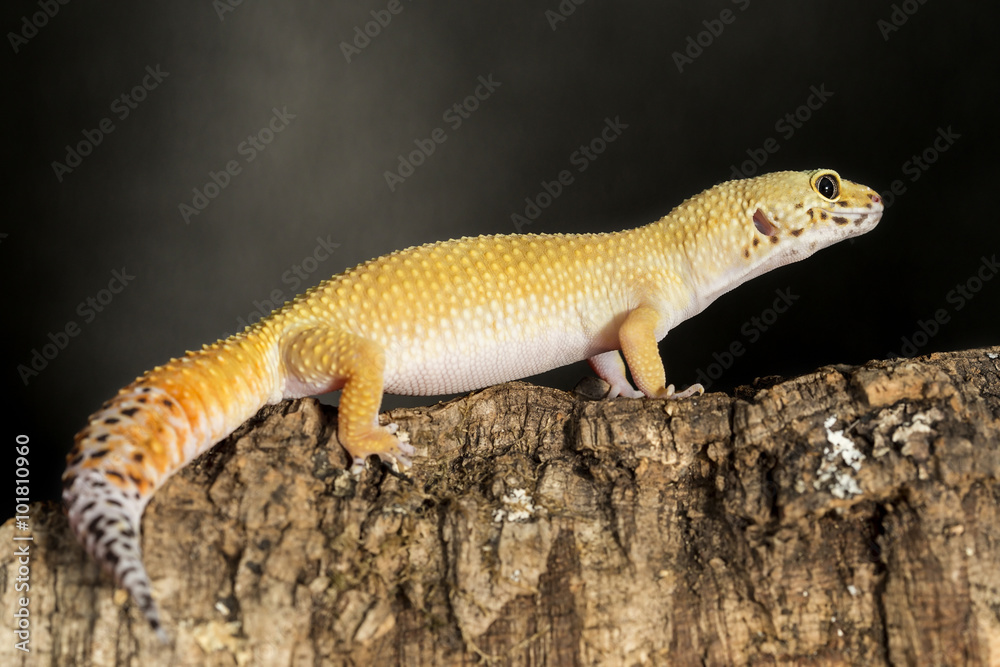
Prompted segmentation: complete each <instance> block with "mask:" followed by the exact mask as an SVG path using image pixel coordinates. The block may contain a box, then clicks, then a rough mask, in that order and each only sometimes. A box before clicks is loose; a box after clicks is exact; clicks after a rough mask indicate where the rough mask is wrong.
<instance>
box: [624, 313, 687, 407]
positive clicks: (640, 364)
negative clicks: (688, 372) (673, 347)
mask: <svg viewBox="0 0 1000 667" xmlns="http://www.w3.org/2000/svg"><path fill="white" fill-rule="evenodd" d="M661 318H662V315H660V313H659V312H658V311H657V310H656V309H655V308H653V307H651V306H639V307H638V308H636V309H635V310H633V311H632V312H631V313H629V314H628V317H626V318H625V322H623V323H622V326H621V328H620V329H619V330H618V341H619V343H620V344H621V346H622V353H623V354H624V355H625V361H627V362H628V367H629V370H631V371H632V379H633V380H635V384H636V386H637V387H639V390H640V391H641V392H642V393H643V394H645V395H646V396H649V397H650V398H687V397H689V396H693V395H695V394H704V393H705V388H704V387H702V386H701V385H700V384H693V385H691V386H690V387H688V388H687V389H685V390H684V391H681V392H675V391H674V385H669V386H664V385H665V384H666V373H665V372H664V370H663V359H661V358H660V351H659V349H658V348H657V346H656V329H657V326H658V325H659V324H660V322H661Z"/></svg>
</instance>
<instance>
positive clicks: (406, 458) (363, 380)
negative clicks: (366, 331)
mask: <svg viewBox="0 0 1000 667" xmlns="http://www.w3.org/2000/svg"><path fill="white" fill-rule="evenodd" d="M283 357H284V361H285V368H286V370H287V371H288V373H289V374H291V375H292V376H293V377H294V378H295V380H296V381H297V383H299V384H301V385H304V386H306V387H313V388H315V389H316V391H317V392H319V391H325V390H326V388H331V387H332V388H336V387H342V388H343V391H342V392H341V394H340V407H339V409H338V415H339V416H338V421H337V437H338V439H339V440H340V444H341V445H343V447H344V449H346V450H347V452H348V454H350V455H351V458H352V465H351V472H352V473H358V472H360V471H361V470H362V468H364V464H365V459H366V458H368V456H370V455H372V454H375V455H376V456H378V457H379V458H380V459H382V460H383V461H385V462H386V463H388V464H390V465H391V464H393V463H396V464H398V465H399V466H400V467H401V468H408V467H410V457H411V456H412V455H413V452H414V450H413V447H412V446H410V445H409V444H407V443H404V442H401V441H400V440H399V438H398V437H397V436H396V435H395V433H396V431H397V430H398V426H397V425H396V424H389V425H387V426H380V425H379V423H378V414H379V408H380V407H381V405H382V388H383V377H384V373H385V351H384V350H383V349H382V347H381V346H379V345H378V344H377V343H375V342H373V341H371V340H368V339H366V338H362V337H361V336H357V335H355V334H352V333H350V332H347V331H343V330H340V329H336V328H333V327H324V326H313V327H310V328H307V329H303V330H301V331H298V332H296V333H294V334H292V335H290V336H289V337H288V338H287V341H286V343H285V345H284V348H283Z"/></svg>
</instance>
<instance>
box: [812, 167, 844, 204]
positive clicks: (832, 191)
mask: <svg viewBox="0 0 1000 667" xmlns="http://www.w3.org/2000/svg"><path fill="white" fill-rule="evenodd" d="M813 189H814V190H816V192H818V193H819V194H820V195H821V196H822V197H823V198H824V199H829V200H830V201H834V200H836V199H837V198H838V197H839V196H840V179H839V178H838V176H837V174H836V172H833V171H824V172H821V173H820V174H818V175H817V176H816V177H815V178H814V179H813Z"/></svg>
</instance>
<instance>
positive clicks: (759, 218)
mask: <svg viewBox="0 0 1000 667" xmlns="http://www.w3.org/2000/svg"><path fill="white" fill-rule="evenodd" d="M753 226H754V227H756V228H757V231H758V232H760V233H761V234H763V235H764V236H774V235H775V234H777V233H778V230H777V228H776V227H775V226H774V225H772V224H771V221H770V220H768V219H767V216H766V215H764V211H762V210H760V209H757V211H756V212H755V213H754V214H753Z"/></svg>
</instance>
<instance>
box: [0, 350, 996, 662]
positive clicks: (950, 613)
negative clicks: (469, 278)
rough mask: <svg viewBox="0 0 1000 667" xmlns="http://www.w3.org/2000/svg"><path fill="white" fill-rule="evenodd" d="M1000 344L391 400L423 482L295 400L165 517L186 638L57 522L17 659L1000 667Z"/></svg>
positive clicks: (188, 481) (2, 653)
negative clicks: (753, 378)
mask: <svg viewBox="0 0 1000 667" xmlns="http://www.w3.org/2000/svg"><path fill="white" fill-rule="evenodd" d="M998 354H1000V347H997V348H989V349H983V350H970V351H966V352H957V353H950V354H935V355H931V356H929V357H921V358H917V359H896V360H891V361H876V362H870V363H868V364H866V365H864V366H860V367H849V366H835V367H824V368H821V369H819V370H817V371H815V372H814V373H811V374H808V375H804V376H801V377H798V378H794V379H790V380H784V381H781V380H777V379H773V378H772V379H768V380H767V381H765V382H760V383H759V386H756V387H743V388H740V389H739V390H738V391H737V392H736V394H737V395H736V397H729V396H726V395H723V394H709V395H707V396H703V397H700V398H696V399H691V400H685V401H679V402H670V401H655V400H630V399H616V400H610V401H593V400H588V399H586V398H583V397H582V396H578V395H574V394H567V393H564V392H561V391H557V390H553V389H546V388H540V387H534V386H530V385H526V384H523V383H511V384H507V385H503V386H499V387H494V388H491V389H488V390H485V391H482V392H479V393H476V394H473V395H471V396H468V397H465V398H462V399H458V400H455V401H452V402H449V403H446V404H441V405H436V406H433V407H428V408H420V409H408V410H397V411H394V412H393V413H392V415H391V417H392V419H393V420H394V421H396V422H397V423H399V425H400V428H401V430H404V431H407V432H408V433H409V434H410V437H411V439H412V441H413V443H414V444H415V445H416V447H417V452H418V454H417V456H416V457H415V465H414V467H413V469H412V470H411V471H410V473H409V475H408V477H407V478H406V479H400V478H397V477H394V476H392V475H390V474H387V473H386V471H385V470H384V469H382V468H381V467H379V466H375V467H373V468H370V469H369V470H367V471H366V472H365V473H363V474H362V475H361V477H360V479H355V478H352V477H351V476H350V475H349V474H347V473H346V472H345V470H344V469H345V468H346V466H347V458H346V455H345V454H344V452H343V451H342V450H341V449H340V447H339V446H338V445H337V444H336V439H335V438H333V436H334V433H335V424H336V421H335V419H336V413H335V411H334V410H332V409H330V408H327V407H324V406H322V405H320V404H319V403H317V402H316V401H313V400H309V399H306V400H302V401H294V402H288V403H283V404H281V405H277V406H272V407H270V408H267V409H265V410H262V411H261V413H260V414H258V415H257V417H255V418H254V419H253V420H251V421H250V422H248V423H247V424H246V425H244V426H243V427H241V428H240V429H239V431H237V433H235V434H234V435H233V436H232V437H230V438H229V439H227V440H226V441H225V442H224V443H222V444H221V445H220V446H218V447H216V448H215V449H213V450H212V451H211V452H209V453H207V454H206V455H205V456H203V457H202V458H201V459H199V460H198V461H197V462H196V463H195V464H193V465H192V466H190V467H189V468H188V469H186V470H185V471H183V473H181V474H179V475H178V476H176V477H175V478H174V479H172V480H171V481H170V482H169V483H168V484H167V485H166V486H165V487H164V488H163V489H162V490H161V491H160V492H159V493H158V494H157V495H156V497H155V498H154V500H153V501H152V503H151V504H150V506H149V508H148V509H147V511H146V515H145V518H144V522H143V534H144V543H143V544H144V551H145V554H146V555H145V560H146V564H147V568H148V569H149V572H150V575H151V576H152V579H153V584H154V592H155V594H156V596H157V598H158V600H159V602H160V605H161V608H162V610H163V613H164V617H165V620H166V622H167V627H168V629H169V630H170V632H171V634H172V635H173V637H174V638H175V643H174V645H173V646H170V647H163V646H161V645H159V644H158V643H157V642H156V640H155V638H154V636H153V635H152V633H151V632H150V631H149V630H148V629H147V627H146V626H145V623H144V622H143V621H142V619H141V618H140V616H139V615H138V613H137V611H136V610H135V609H134V607H133V606H132V605H131V603H129V602H127V601H126V600H125V599H124V596H122V595H121V591H117V592H116V591H114V589H113V586H112V585H111V584H110V583H109V581H108V580H107V578H106V577H104V576H103V575H101V574H100V572H99V571H98V569H97V568H96V566H95V565H94V564H93V563H91V562H89V561H88V560H87V558H85V556H84V554H83V553H82V551H81V550H80V549H79V548H78V547H77V546H76V545H75V543H74V542H73V541H72V539H71V537H70V535H69V532H68V529H67V527H66V522H65V519H64V518H63V516H62V514H61V511H60V510H59V508H57V507H55V506H54V505H51V504H48V505H35V506H33V507H32V527H33V534H34V537H35V542H34V545H33V549H34V551H33V558H32V561H31V591H30V609H31V613H32V616H31V621H32V625H31V630H32V635H31V648H32V653H31V654H28V655H26V654H22V653H20V652H18V651H16V650H15V649H14V648H13V642H11V641H6V642H3V643H2V644H0V661H2V662H3V663H4V664H16V662H18V661H23V662H24V663H25V664H35V661H38V660H41V661H45V662H47V663H54V664H114V663H120V664H143V665H159V664H163V665H168V664H209V665H230V664H358V665H362V664H412V665H417V664H442V665H448V664H455V665H458V664H469V663H473V662H477V661H482V662H490V663H492V662H497V663H499V664H515V665H521V664H554V665H572V664H645V663H649V664H664V663H667V662H669V663H672V664H698V663H704V664H710V665H730V664H750V663H752V664H760V663H764V664H778V663H780V664H845V665H855V664H874V665H878V664H904V665H905V664H914V665H915V664H921V665H923V664H965V665H1000V528H998V526H1000V481H998V479H1000V360H998V359H997V357H998ZM831 420H832V421H831ZM331 438H333V440H332V441H330V439H331ZM859 454H860V455H863V458H861V457H860V456H859ZM0 530H2V532H3V536H4V538H5V540H7V543H8V544H13V542H11V541H10V540H11V538H12V536H13V534H14V527H13V525H12V524H11V523H10V522H8V524H6V525H4V526H3V527H2V529H0ZM6 551H7V553H5V554H3V556H2V559H0V564H2V570H0V584H2V595H3V613H4V617H5V618H4V625H5V627H8V628H10V627H12V626H13V619H12V618H11V613H12V610H13V609H14V608H15V606H14V598H15V596H18V595H20V593H16V592H15V591H14V590H13V583H12V582H13V580H14V577H15V576H16V564H15V562H14V559H13V557H12V556H11V553H10V551H11V550H6Z"/></svg>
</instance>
